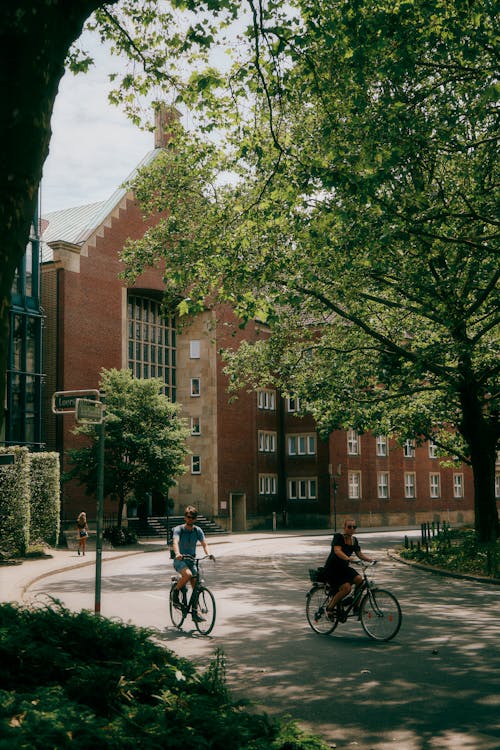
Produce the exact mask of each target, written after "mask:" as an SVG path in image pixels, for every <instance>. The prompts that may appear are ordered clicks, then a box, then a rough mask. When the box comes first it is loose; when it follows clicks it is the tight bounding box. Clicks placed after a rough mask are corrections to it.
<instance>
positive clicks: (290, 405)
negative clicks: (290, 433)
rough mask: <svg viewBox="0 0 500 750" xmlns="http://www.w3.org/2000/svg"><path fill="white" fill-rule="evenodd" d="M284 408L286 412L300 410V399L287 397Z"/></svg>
mask: <svg viewBox="0 0 500 750" xmlns="http://www.w3.org/2000/svg"><path fill="white" fill-rule="evenodd" d="M286 410H287V411H288V412H297V411H300V399H298V398H295V397H293V398H287V400H286Z"/></svg>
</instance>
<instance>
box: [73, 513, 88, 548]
mask: <svg viewBox="0 0 500 750" xmlns="http://www.w3.org/2000/svg"><path fill="white" fill-rule="evenodd" d="M76 534H77V539H78V554H79V555H80V554H82V555H84V554H85V548H86V546H87V538H88V535H89V527H88V524H87V515H86V513H84V511H83V510H82V512H81V513H80V515H79V516H78V518H77V519H76Z"/></svg>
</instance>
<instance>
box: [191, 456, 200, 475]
mask: <svg viewBox="0 0 500 750" xmlns="http://www.w3.org/2000/svg"><path fill="white" fill-rule="evenodd" d="M191 474H201V456H191Z"/></svg>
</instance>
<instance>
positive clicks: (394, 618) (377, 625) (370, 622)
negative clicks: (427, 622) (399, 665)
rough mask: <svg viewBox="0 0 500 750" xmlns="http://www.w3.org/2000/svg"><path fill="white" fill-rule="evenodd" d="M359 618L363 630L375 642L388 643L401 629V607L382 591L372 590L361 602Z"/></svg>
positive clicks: (388, 593)
mask: <svg viewBox="0 0 500 750" xmlns="http://www.w3.org/2000/svg"><path fill="white" fill-rule="evenodd" d="M359 618H360V620H361V625H362V626H363V630H364V631H365V633H366V634H367V635H369V636H370V638H373V639H374V640H376V641H390V640H391V638H394V636H395V635H396V633H397V632H398V630H399V628H400V627H401V620H402V619H403V616H402V614H401V607H400V606H399V602H398V600H397V599H396V597H395V596H394V595H393V594H391V593H390V592H389V591H384V589H372V590H371V591H370V592H369V593H367V594H366V596H365V597H364V599H363V601H362V602H361V608H360V612H359Z"/></svg>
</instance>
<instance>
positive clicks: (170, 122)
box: [155, 104, 181, 148]
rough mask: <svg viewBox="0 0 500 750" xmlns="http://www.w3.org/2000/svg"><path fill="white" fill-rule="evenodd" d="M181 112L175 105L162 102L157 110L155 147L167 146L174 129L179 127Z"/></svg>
mask: <svg viewBox="0 0 500 750" xmlns="http://www.w3.org/2000/svg"><path fill="white" fill-rule="evenodd" d="M180 119H181V113H180V112H179V110H178V109H176V108H175V107H174V106H173V105H167V104H161V105H160V106H159V107H158V109H157V110H156V111H155V148H166V147H167V145H168V142H169V141H170V140H171V138H172V135H173V132H172V131H173V130H175V129H176V127H178V123H179V121H180Z"/></svg>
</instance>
